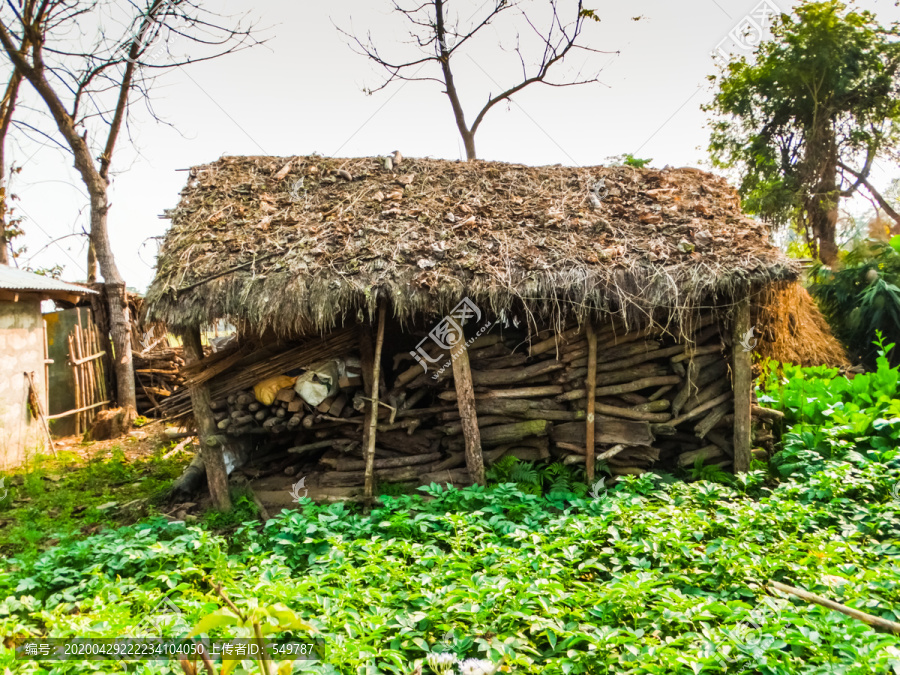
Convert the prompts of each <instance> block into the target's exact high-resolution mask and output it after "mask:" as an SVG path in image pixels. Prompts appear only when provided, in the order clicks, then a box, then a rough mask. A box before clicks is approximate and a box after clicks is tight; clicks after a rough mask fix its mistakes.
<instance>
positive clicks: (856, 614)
mask: <svg viewBox="0 0 900 675" xmlns="http://www.w3.org/2000/svg"><path fill="white" fill-rule="evenodd" d="M769 586H771V587H772V588H774V589H776V590H779V591H781V592H783V593H790V594H791V595H795V596H797V597H798V598H800V599H802V600H806V601H808V602H814V603H816V604H817V605H821V606H822V607H825V608H827V609H833V610H834V611H836V612H841V613H842V614H846V615H847V616H849V617H851V618H854V619H856V620H857V621H862V622H863V623H865V624H868V625H869V626H871V627H872V628H874V629H875V630H877V631H878V632H879V633H893V634H894V635H900V623H895V622H893V621H888V620H887V619H882V618H881V617H878V616H872V615H871V614H866V613H865V612H861V611H859V610H858V609H853V608H852V607H847V606H846V605H842V604H840V603H839V602H835V601H834V600H829V599H828V598H823V597H822V596H821V595H816V594H815V593H810V592H809V591H804V590H802V589H800V588H794V587H793V586H788V585H787V584H782V583H779V582H777V581H770V582H769Z"/></svg>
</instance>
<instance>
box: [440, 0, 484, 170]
mask: <svg viewBox="0 0 900 675" xmlns="http://www.w3.org/2000/svg"><path fill="white" fill-rule="evenodd" d="M434 17H435V35H436V36H437V40H438V44H439V45H440V46H441V70H442V72H443V74H444V86H446V87H447V89H446V91H445V93H446V94H447V98H449V99H450V106H451V107H452V108H453V118H454V120H455V121H456V128H457V129H459V135H460V136H462V139H463V144H464V145H465V146H466V161H472V160H473V159H475V132H474V131H471V130H470V129H469V126H468V125H467V124H466V115H465V113H464V112H463V108H462V102H461V101H460V100H459V93H458V92H457V91H456V83H455V82H454V81H453V71H452V70H451V69H450V51H449V50H448V49H447V46H446V45H447V42H446V37H447V27H446V24H445V21H446V19H445V18H444V0H434Z"/></svg>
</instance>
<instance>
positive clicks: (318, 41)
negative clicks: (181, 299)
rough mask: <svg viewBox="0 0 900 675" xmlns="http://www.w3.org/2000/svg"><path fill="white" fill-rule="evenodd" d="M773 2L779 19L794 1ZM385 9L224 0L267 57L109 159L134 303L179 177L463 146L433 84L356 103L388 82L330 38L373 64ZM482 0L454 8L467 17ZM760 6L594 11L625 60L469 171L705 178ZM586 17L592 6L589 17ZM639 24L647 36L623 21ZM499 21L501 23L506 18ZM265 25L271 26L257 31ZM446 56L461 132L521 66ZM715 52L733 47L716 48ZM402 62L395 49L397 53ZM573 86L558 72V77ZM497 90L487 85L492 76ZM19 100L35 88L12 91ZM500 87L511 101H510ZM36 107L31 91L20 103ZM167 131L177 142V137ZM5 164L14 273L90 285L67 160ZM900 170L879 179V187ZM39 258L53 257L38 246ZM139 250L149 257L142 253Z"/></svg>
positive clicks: (503, 109) (392, 26)
mask: <svg viewBox="0 0 900 675" xmlns="http://www.w3.org/2000/svg"><path fill="white" fill-rule="evenodd" d="M764 1H766V2H774V3H775V4H777V5H778V6H779V7H781V8H782V9H783V10H787V9H788V8H789V7H790V6H793V5H794V4H796V3H794V2H788V0H764ZM390 4H391V3H390V2H389V1H388V0H343V1H341V2H330V3H326V2H309V1H302V0H301V1H298V0H292V1H285V0H257V1H256V2H252V0H223V1H222V2H221V5H222V6H223V7H224V8H225V9H224V10H223V12H225V13H243V12H248V11H249V12H250V13H251V16H254V17H256V18H257V19H258V20H259V22H260V24H261V25H262V26H263V27H264V28H265V30H263V31H262V32H261V34H260V36H261V37H267V38H268V41H267V42H266V44H265V45H263V46H260V47H256V48H254V49H251V50H249V51H244V52H241V53H239V54H235V55H229V56H227V57H224V58H223V59H220V60H216V61H211V62H207V63H201V64H196V65H193V66H190V67H188V68H181V69H177V70H174V71H172V72H169V73H167V74H166V75H165V76H164V77H163V78H162V79H161V81H160V82H159V85H158V86H157V87H156V88H155V89H154V91H153V101H154V108H155V110H156V112H157V114H158V115H160V116H161V117H162V118H163V119H164V120H165V121H166V122H167V123H169V125H172V126H167V125H161V124H156V123H154V122H152V121H151V120H149V119H148V116H147V115H146V113H145V112H144V111H143V109H142V107H141V106H136V107H135V117H134V120H133V125H132V129H131V131H132V136H133V137H134V138H135V139H136V142H137V149H136V151H135V150H132V149H131V148H129V147H128V143H127V139H126V138H125V137H124V136H123V138H122V145H120V151H119V153H118V154H117V155H116V157H115V160H114V165H113V168H114V171H116V172H118V173H117V175H116V177H115V179H114V182H113V186H112V190H111V202H112V208H111V211H110V217H109V218H110V232H111V238H112V242H113V248H114V250H115V253H116V257H117V261H118V264H119V268H120V271H121V272H122V274H123V276H124V277H125V279H126V281H127V283H128V285H129V286H133V287H136V288H138V289H140V290H144V289H145V288H146V286H147V285H148V284H149V282H150V280H151V279H152V277H153V267H152V265H153V262H154V258H155V252H156V245H155V240H148V238H149V237H154V236H159V235H162V234H164V232H165V230H166V228H167V227H168V221H167V220H164V219H160V217H159V216H160V215H161V214H162V212H163V210H164V209H167V208H171V207H173V206H175V205H176V203H177V201H178V193H179V190H180V189H181V187H182V186H183V184H184V182H185V180H186V177H187V176H186V173H184V172H183V171H178V170H179V169H185V168H188V167H190V166H193V165H196V164H202V163H206V162H210V161H213V160H215V159H216V158H218V157H220V156H222V155H244V154H271V155H301V154H310V153H313V152H318V153H321V154H323V155H337V156H352V157H356V156H371V155H381V154H386V153H388V152H390V151H392V150H395V149H400V150H401V151H402V152H403V154H404V155H406V156H416V157H425V156H428V157H440V158H451V159H456V158H460V157H461V156H462V145H461V141H460V140H459V135H458V133H457V131H456V127H455V125H454V122H453V117H452V114H451V111H450V106H449V103H448V101H447V98H446V96H444V95H443V94H442V93H441V90H440V88H439V86H438V85H437V84H434V83H409V84H406V85H403V86H401V85H402V83H401V84H395V85H392V86H391V87H390V88H388V89H386V90H383V91H381V92H379V93H377V94H375V95H372V96H367V95H365V94H364V93H363V92H362V87H363V86H366V85H369V86H371V85H375V84H378V83H379V82H380V78H381V73H380V72H379V71H377V70H375V69H374V67H373V66H372V65H371V64H370V63H369V62H368V61H367V60H366V59H365V58H364V57H362V56H359V55H357V54H354V53H353V52H352V51H351V50H350V48H349V47H348V46H347V44H346V42H345V39H344V38H343V37H342V36H341V35H340V34H339V33H338V32H337V30H336V29H335V28H334V26H333V24H332V20H333V21H334V22H335V23H337V24H339V25H341V26H342V27H349V26H350V19H351V17H352V22H353V23H352V25H353V26H354V27H355V28H356V31H357V32H358V33H361V32H363V31H367V30H371V31H372V33H373V34H374V35H375V36H376V37H378V36H381V41H380V44H383V45H384V53H385V54H386V55H393V54H396V53H400V54H402V53H403V52H402V51H399V52H398V51H396V50H394V49H392V48H393V47H395V46H397V47H400V46H399V45H397V40H399V39H401V38H402V37H403V33H402V32H401V31H403V30H404V29H405V26H404V25H403V23H402V18H401V17H400V16H399V15H396V14H393V13H391V12H390V11H389V8H390ZM483 4H484V0H453V2H451V7H458V11H459V14H460V15H462V16H463V17H464V18H465V17H468V16H470V15H471V14H472V13H473V12H475V11H476V10H477V9H478V8H479V7H481V6H483ZM759 4H760V0H751V1H745V0H682V1H681V2H672V0H632V1H631V2H627V3H626V2H610V1H609V0H596V1H595V3H594V5H593V6H595V7H596V9H597V11H598V14H599V15H600V16H601V17H602V19H603V20H602V23H600V24H592V25H590V26H589V27H588V28H587V30H586V32H585V36H586V44H588V45H589V46H590V47H592V48H595V49H599V50H607V51H619V52H620V53H619V54H618V55H594V56H592V57H587V56H586V55H585V56H576V57H575V58H574V59H573V60H572V66H573V67H576V66H580V65H581V64H583V63H585V64H586V65H587V66H590V65H591V64H593V65H595V66H602V68H603V70H602V74H601V76H600V79H601V81H602V85H596V84H595V85H588V86H584V87H576V88H566V89H558V88H549V87H542V86H541V85H534V86H533V87H531V88H529V89H527V90H526V91H524V92H522V93H521V94H519V95H518V96H517V97H516V98H515V102H514V103H513V104H512V105H510V106H506V105H499V106H497V107H496V108H495V109H494V110H493V111H492V112H491V113H490V114H489V115H488V117H487V118H486V120H485V122H484V124H483V125H482V127H481V129H480V130H479V133H478V135H477V137H476V143H477V145H478V152H479V157H480V158H481V159H486V160H500V161H509V162H521V163H526V164H533V165H538V164H557V163H558V164H567V165H574V164H578V165H592V164H601V163H604V162H605V161H606V160H607V158H608V157H610V156H613V155H619V154H622V153H625V152H631V153H634V154H635V155H637V156H639V157H649V158H653V165H654V166H660V167H661V166H664V165H666V164H671V165H672V166H685V165H693V166H702V165H703V164H704V162H706V157H707V155H706V150H705V148H706V143H707V139H708V129H707V127H706V116H705V113H703V112H702V111H701V110H700V105H701V104H702V103H704V102H706V101H708V100H709V99H710V98H711V90H710V88H709V84H708V82H707V79H706V78H707V76H708V75H710V74H711V73H713V72H714V71H715V67H714V64H713V60H712V58H711V56H710V54H711V52H712V51H713V50H714V49H715V48H716V46H717V45H719V44H720V43H721V42H722V41H723V40H726V39H727V37H728V35H729V31H731V30H732V29H734V28H735V27H736V26H738V24H739V23H740V22H741V21H742V19H744V17H746V16H747V15H748V14H750V13H752V12H753V10H754V9H755V8H757V7H758V6H759ZM589 6H591V5H590V4H589ZM858 7H860V8H864V9H870V10H872V11H874V12H875V13H876V15H877V16H878V18H879V20H880V21H881V22H882V23H883V24H888V23H890V22H893V21H897V20H900V9H898V8H897V7H896V6H895V3H894V0H861V1H860V2H859V3H858ZM635 16H642V17H643V18H642V19H641V20H640V21H632V20H631V17H635ZM504 21H505V19H504ZM266 27H267V28H266ZM496 30H497V32H496V33H493V34H492V35H488V34H487V33H486V34H485V39H484V40H482V41H480V42H477V43H474V44H473V45H472V47H471V49H469V51H467V52H463V53H462V54H461V55H460V56H458V57H457V58H456V61H455V67H456V70H458V73H457V84H458V86H459V88H460V90H461V92H462V93H463V95H464V97H465V101H466V102H467V103H468V105H467V108H468V117H469V119H470V120H471V119H472V118H473V117H474V115H475V113H476V112H477V108H480V104H481V102H483V101H484V100H485V99H486V97H487V96H488V95H489V94H490V93H492V92H493V93H496V92H497V91H498V90H499V89H500V87H498V86H497V85H496V84H494V83H493V82H492V79H494V80H496V81H497V82H498V83H500V84H501V85H506V86H508V84H509V83H510V82H513V81H514V80H513V78H515V77H516V75H517V70H516V64H515V63H514V62H510V61H509V56H508V55H504V53H503V52H499V51H498V49H497V40H500V39H506V40H509V38H510V37H511V36H512V35H513V33H514V32H515V26H513V27H512V28H511V29H510V27H509V24H507V23H501V22H499V21H498V24H497V29H496ZM726 44H728V43H727V42H726ZM400 48H401V49H402V47H400ZM564 72H566V71H565V70H562V71H560V74H562V73H564ZM488 74H489V75H490V77H489V76H488ZM23 86H24V87H25V89H26V90H27V88H28V86H27V85H23ZM503 88H506V87H505V86H504V87H503ZM26 93H27V94H28V96H29V97H31V93H30V92H26ZM173 127H174V128H173ZM9 155H10V159H11V160H12V161H13V162H14V163H16V164H18V165H21V166H23V170H22V172H21V173H20V174H18V175H16V176H15V177H14V179H13V182H12V185H11V188H10V189H11V192H13V193H15V194H17V195H18V196H19V197H20V200H21V201H20V202H19V204H18V208H19V209H20V212H21V214H22V215H24V216H25V222H24V225H23V227H24V229H25V230H26V233H27V234H26V236H24V237H23V238H22V239H20V240H17V244H18V245H21V244H23V243H24V244H26V245H27V247H28V252H27V253H26V254H25V255H24V256H23V258H22V259H20V262H19V264H20V265H22V264H30V265H32V266H34V267H47V266H51V265H54V264H62V265H64V266H65V272H64V274H63V278H65V279H69V280H79V279H84V278H85V267H86V265H85V258H86V252H85V245H84V239H83V238H82V237H69V238H67V239H63V240H62V241H59V242H58V243H56V244H50V242H51V240H52V239H54V238H58V237H62V236H63V235H67V234H70V233H73V232H80V231H81V230H82V228H84V227H86V224H87V218H86V205H87V198H86V196H85V193H84V188H83V186H82V185H81V182H80V180H79V177H78V175H77V173H76V172H75V170H74V169H73V168H72V166H71V164H72V162H71V157H70V156H68V155H64V154H63V153H62V152H61V151H59V150H58V149H55V148H53V146H52V145H50V144H47V145H43V146H42V145H41V144H39V143H36V142H32V141H28V140H25V139H21V138H17V139H16V142H14V143H12V144H11V147H10V150H9ZM898 173H900V172H898V171H897V167H895V166H885V165H884V164H883V163H882V164H881V165H879V166H878V167H876V169H875V171H874V173H873V178H874V180H875V182H876V184H878V185H879V186H882V187H883V186H885V185H886V184H887V183H888V182H889V179H890V178H892V177H894V176H896V175H897V174H898ZM48 244H50V245H48ZM142 244H144V245H143V246H142Z"/></svg>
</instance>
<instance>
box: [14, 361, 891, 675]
mask: <svg viewBox="0 0 900 675" xmlns="http://www.w3.org/2000/svg"><path fill="white" fill-rule="evenodd" d="M764 383H765V392H764V394H763V396H764V397H765V399H766V401H767V404H768V405H769V406H771V407H776V408H780V409H783V410H784V411H785V412H786V415H787V428H786V434H785V443H784V445H785V449H784V450H783V451H782V452H781V453H780V454H779V455H778V456H777V457H776V459H775V461H773V463H772V466H771V467H770V468H769V469H763V468H759V467H757V468H755V469H754V470H753V471H751V472H750V473H748V474H744V475H742V476H739V477H737V478H731V479H730V481H729V482H727V483H716V482H710V481H706V480H700V481H697V482H693V483H684V482H680V481H667V480H664V479H662V478H660V477H656V476H651V475H645V476H642V477H640V478H634V477H632V478H628V479H627V480H625V481H624V482H622V483H620V484H618V485H616V486H614V487H613V488H611V489H608V490H605V491H603V492H602V493H601V494H599V496H598V497H597V498H593V497H591V496H590V494H581V493H582V492H583V491H582V490H575V489H574V487H573V488H572V489H571V490H569V491H564V490H562V489H557V490H555V491H551V492H549V494H544V495H538V494H533V492H534V490H529V489H522V487H520V486H518V485H515V484H501V485H496V486H493V487H489V488H487V489H482V488H477V487H475V488H469V489H465V490H442V489H440V488H437V487H432V488H429V489H428V490H427V494H423V495H422V496H398V497H385V498H384V499H383V502H384V503H383V506H381V507H380V508H378V509H376V510H374V511H373V512H372V513H371V514H368V515H366V514H363V513H360V512H358V511H357V510H355V509H353V508H351V507H349V506H346V505H343V504H333V505H328V506H324V505H323V506H317V505H315V504H312V503H309V502H308V501H306V502H304V503H302V504H301V506H300V508H299V509H297V510H294V511H284V512H282V513H281V514H279V515H278V516H276V517H274V518H272V519H271V520H269V521H268V522H267V523H266V524H265V525H264V526H262V525H261V524H259V523H258V522H255V521H253V522H247V523H246V524H245V525H243V526H242V527H240V528H238V529H237V530H236V531H234V532H231V533H229V534H228V535H227V536H223V535H221V534H217V533H216V532H214V531H211V529H210V528H209V527H208V526H206V527H204V526H202V524H199V525H196V526H194V525H184V524H177V525H173V524H169V523H167V522H165V521H163V520H161V519H158V520H149V521H144V522H140V523H136V524H134V525H131V526H128V527H125V528H120V529H118V530H107V531H103V532H101V533H99V534H96V535H93V536H90V537H88V538H86V539H82V540H77V541H74V540H73V541H67V542H65V543H61V544H60V545H57V546H55V547H53V548H51V549H49V550H47V551H45V552H44V553H42V554H41V555H39V556H36V557H33V558H31V559H13V560H10V561H8V565H7V568H6V570H5V571H4V572H3V573H2V574H0V598H2V599H0V634H2V635H3V636H4V637H5V638H6V639H7V640H9V639H10V638H12V637H17V636H18V637H24V636H28V635H44V636H54V637H75V636H78V637H111V636H121V635H129V634H145V635H148V634H149V635H152V634H155V633H153V632H151V631H148V630H147V628H148V626H147V619H148V618H152V619H154V621H155V623H156V626H155V627H154V630H156V629H159V630H161V631H162V632H163V633H164V634H168V635H184V634H186V633H187V632H188V631H189V630H190V629H191V628H192V627H194V626H196V624H197V623H198V622H199V621H200V620H201V619H202V618H203V617H205V616H209V615H210V614H211V613H212V612H214V611H216V610H217V609H218V608H220V607H221V606H222V601H221V599H220V597H219V596H218V595H217V594H216V593H215V592H214V586H215V584H217V583H221V584H222V585H223V587H224V588H225V589H226V591H227V593H228V595H229V596H230V597H231V598H233V599H234V600H235V602H236V603H237V604H238V605H239V606H241V607H255V606H258V607H269V606H273V605H277V603H283V604H284V605H285V606H286V607H287V608H290V610H292V611H293V612H295V613H296V615H298V616H299V617H301V618H302V619H303V620H304V621H306V622H308V623H309V624H311V625H312V626H314V627H315V628H316V630H317V636H318V637H320V638H321V639H322V640H323V643H324V647H323V658H322V659H321V660H320V661H312V662H297V664H295V665H296V672H315V673H359V674H366V675H368V674H369V673H410V672H412V671H413V670H414V668H415V666H416V665H417V663H418V662H424V668H423V671H422V672H424V673H425V674H428V673H430V672H432V671H431V670H430V668H429V666H428V665H427V660H426V659H427V656H428V655H429V654H434V653H436V652H450V653H453V654H454V655H455V656H456V657H457V658H471V657H477V658H482V659H487V660H490V661H492V662H493V663H501V662H502V664H503V665H502V669H503V670H504V671H506V672H515V673H634V674H645V673H695V674H696V673H764V674H776V673H809V674H813V673H816V674H818V673H823V674H824V673H836V674H837V673H873V674H874V673H879V674H881V673H891V672H893V673H900V638H897V637H894V636H891V635H885V634H880V633H876V632H874V631H872V630H871V629H870V628H869V627H867V626H866V625H864V624H862V623H860V622H857V621H854V620H853V619H850V618H848V617H847V616H844V615H843V614H840V613H836V612H832V611H829V610H826V609H823V608H821V607H819V606H817V605H809V604H807V603H805V602H801V601H799V600H796V599H791V598H788V597H785V596H780V595H778V594H777V593H774V592H769V591H767V589H766V583H767V582H768V581H769V580H777V581H782V582H784V583H788V584H791V585H794V586H801V587H804V588H807V589H809V590H811V591H813V592H815V593H818V594H820V595H824V596H827V597H829V598H832V599H834V600H836V601H838V602H841V603H844V604H846V605H850V606H852V607H856V608H858V609H860V610H863V611H865V612H868V613H870V614H874V615H876V616H881V617H883V618H886V619H890V620H893V621H900V567H898V564H897V563H898V555H900V542H898V533H900V498H898V490H897V488H896V486H897V485H898V482H900V457H898V451H897V449H896V445H897V439H898V437H900V394H898V391H897V389H898V373H897V370H895V369H890V368H889V367H888V365H887V361H886V360H884V357H883V356H882V357H880V359H879V369H878V371H877V372H875V373H872V374H869V375H863V376H857V377H856V378H855V379H854V380H853V381H848V380H846V379H844V378H839V377H837V373H836V372H834V371H829V370H827V369H807V370H801V369H797V368H793V367H791V366H785V367H784V368H783V369H781V370H780V371H779V370H775V369H772V370H770V371H769V372H768V374H767V375H766V378H765V381H764ZM559 487H560V488H562V487H564V486H563V485H562V483H560V484H559ZM166 597H167V598H168V599H169V600H170V601H171V602H172V604H173V605H175V606H177V608H178V609H177V610H174V609H171V605H168V604H167V605H166V607H168V609H166V610H164V611H161V610H160V609H159V603H160V601H161V600H162V599H163V598H166ZM263 614H265V612H263ZM264 621H267V622H269V623H271V624H273V630H277V625H276V624H277V623H278V619H277V617H276V616H274V615H273V616H272V617H271V618H269V619H264ZM210 631H211V633H212V634H213V635H216V634H220V635H234V631H233V629H230V628H227V627H223V628H210ZM0 654H2V655H0V667H2V666H6V667H9V668H10V669H11V670H12V671H13V672H34V673H37V672H54V673H82V672H104V673H106V672H142V673H175V672H181V671H180V669H178V668H177V666H176V665H175V664H169V663H165V662H153V663H150V662H145V663H137V664H131V665H130V666H125V665H120V664H114V663H112V662H89V663H87V662H78V663H74V662H55V663H53V664H50V663H45V664H42V666H41V665H39V664H31V663H29V664H27V665H26V664H23V663H21V662H16V661H14V659H13V657H12V654H11V652H10V651H9V650H6V651H3V652H2V653H0ZM51 667H52V671H51V670H50V669H51ZM236 672H258V670H256V666H255V664H251V663H250V662H246V663H245V664H243V666H241V667H240V668H239V669H238V670H237V671H236Z"/></svg>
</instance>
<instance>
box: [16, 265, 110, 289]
mask: <svg viewBox="0 0 900 675" xmlns="http://www.w3.org/2000/svg"><path fill="white" fill-rule="evenodd" d="M0 288H2V289H6V290H10V291H47V292H54V291H55V292H59V291H64V292H66V293H96V291H92V290H91V289H89V288H85V287H84V286H76V285H75V284H67V283H66V282H65V281H57V280H56V279H51V278H50V277H44V276H41V275H40V274H34V273H33V272H26V271H25V270H20V269H16V268H15V267H8V266H7V265H0Z"/></svg>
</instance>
